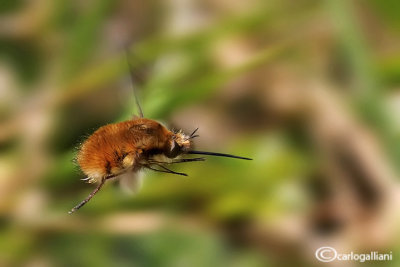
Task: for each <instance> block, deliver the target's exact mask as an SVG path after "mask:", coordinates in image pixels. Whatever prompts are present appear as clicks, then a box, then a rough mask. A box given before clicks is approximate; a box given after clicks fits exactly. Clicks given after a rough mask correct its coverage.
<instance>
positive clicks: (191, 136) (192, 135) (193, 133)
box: [189, 127, 200, 139]
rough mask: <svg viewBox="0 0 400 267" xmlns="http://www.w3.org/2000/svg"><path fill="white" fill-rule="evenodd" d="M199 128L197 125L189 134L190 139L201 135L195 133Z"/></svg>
mask: <svg viewBox="0 0 400 267" xmlns="http://www.w3.org/2000/svg"><path fill="white" fill-rule="evenodd" d="M197 130H199V127H197V128H196V129H195V130H194V131H193V132H192V133H191V134H190V135H189V139H193V138H196V137H199V136H200V135H198V134H196V135H195V133H196V132H197Z"/></svg>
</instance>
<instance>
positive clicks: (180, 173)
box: [145, 164, 188, 176]
mask: <svg viewBox="0 0 400 267" xmlns="http://www.w3.org/2000/svg"><path fill="white" fill-rule="evenodd" d="M156 165H157V166H160V167H161V168H163V169H164V170H159V169H155V168H152V167H150V166H149V165H147V166H145V167H146V168H147V169H150V170H153V171H156V172H166V173H172V174H177V175H182V176H188V175H187V174H186V173H182V172H174V171H173V170H170V169H168V168H166V167H164V166H162V165H159V164H156Z"/></svg>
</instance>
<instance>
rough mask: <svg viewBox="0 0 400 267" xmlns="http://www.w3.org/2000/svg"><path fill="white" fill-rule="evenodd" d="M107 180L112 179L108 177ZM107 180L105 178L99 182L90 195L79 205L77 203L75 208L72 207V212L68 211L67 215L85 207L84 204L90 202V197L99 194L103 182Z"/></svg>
mask: <svg viewBox="0 0 400 267" xmlns="http://www.w3.org/2000/svg"><path fill="white" fill-rule="evenodd" d="M109 178H112V177H109ZM109 178H107V177H106V178H104V179H102V180H101V182H100V184H99V185H98V186H97V187H96V188H95V189H94V190H93V192H92V193H90V195H89V196H88V197H87V198H86V199H84V200H82V202H81V203H79V204H78V205H76V206H75V207H73V208H72V210H71V211H69V212H68V213H69V214H72V213H74V212H75V211H77V210H79V209H80V208H82V206H83V205H85V204H86V203H88V202H89V200H91V199H92V197H94V195H96V193H97V192H99V190H100V189H101V188H102V187H103V185H104V183H105V181H106V180H107V179H109Z"/></svg>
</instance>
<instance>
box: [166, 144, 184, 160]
mask: <svg viewBox="0 0 400 267" xmlns="http://www.w3.org/2000/svg"><path fill="white" fill-rule="evenodd" d="M180 151H181V147H180V146H179V145H178V143H177V142H176V141H175V140H174V141H173V142H172V145H171V149H170V150H169V151H168V153H167V156H168V157H169V158H175V157H177V156H178V155H179V153H180Z"/></svg>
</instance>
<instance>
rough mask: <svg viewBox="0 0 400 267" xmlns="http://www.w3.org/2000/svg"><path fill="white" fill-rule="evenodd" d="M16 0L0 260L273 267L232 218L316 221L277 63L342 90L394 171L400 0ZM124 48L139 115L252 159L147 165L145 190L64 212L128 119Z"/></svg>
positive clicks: (1, 79)
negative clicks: (95, 139)
mask: <svg viewBox="0 0 400 267" xmlns="http://www.w3.org/2000/svg"><path fill="white" fill-rule="evenodd" d="M23 2H24V1H3V2H1V3H0V14H1V17H0V60H1V62H0V123H1V124H0V127H1V128H0V132H1V133H0V151H1V154H0V195H2V196H1V198H0V199H1V200H0V202H2V203H3V204H1V205H0V234H1V236H2V238H1V240H0V265H1V266H92V265H96V266H111V265H112V266H237V267H239V266H269V265H276V262H277V258H278V261H279V259H282V257H281V258H279V257H278V256H276V255H274V253H273V252H270V253H265V250H264V251H263V250H262V249H260V248H259V247H257V245H254V244H253V243H251V242H249V243H246V241H243V242H242V241H235V240H233V241H232V240H231V238H232V239H234V238H235V237H236V236H235V234H237V233H235V230H233V231H229V230H230V229H229V227H230V226H231V224H233V225H234V224H236V223H237V224H240V223H243V222H251V224H249V225H251V226H253V224H254V225H260V224H261V225H266V227H267V226H270V225H274V224H278V225H279V224H280V223H281V222H282V221H292V219H291V218H297V217H298V216H300V215H305V214H308V212H309V210H310V209H311V208H312V206H313V205H312V196H310V194H308V193H307V188H306V187H307V186H308V185H309V184H310V183H312V182H313V179H314V178H315V176H316V174H318V173H319V172H321V169H322V167H321V165H320V164H321V161H322V160H321V159H320V155H319V154H318V152H317V151H316V149H315V145H314V144H313V143H312V141H310V140H309V139H311V138H310V137H309V136H308V134H309V133H308V131H309V129H308V128H307V123H308V121H307V119H306V118H303V117H302V115H301V114H299V113H300V112H293V113H294V114H291V113H290V112H289V115H288V114H286V113H285V112H282V113H283V114H280V113H279V111H278V112H277V111H275V110H273V109H274V107H273V106H274V105H273V103H270V102H268V101H270V100H269V97H270V95H269V94H267V93H265V92H266V91H268V90H269V89H271V88H272V87H273V86H272V85H271V84H270V80H269V79H270V78H274V77H273V73H274V72H272V70H274V68H276V69H278V70H279V69H284V71H288V69H295V70H296V73H297V74H298V75H300V76H302V77H303V78H304V79H310V80H313V79H315V80H322V81H324V83H326V84H330V85H333V86H334V87H337V88H339V89H340V90H337V91H338V92H339V93H340V94H341V95H343V96H344V99H345V101H344V102H345V104H346V105H348V106H349V107H350V108H349V111H348V112H349V113H350V114H353V113H354V114H356V115H355V116H356V117H357V118H359V119H360V120H363V121H364V122H365V124H366V125H368V127H369V128H370V129H371V131H372V132H373V133H376V135H377V139H378V140H380V142H381V143H382V144H383V146H384V148H385V152H387V155H389V156H388V157H389V158H390V161H391V163H392V165H391V166H394V168H397V169H399V168H400V142H399V138H400V121H399V119H398V114H399V113H398V112H399V109H398V106H399V103H400V102H399V90H398V88H399V81H400V50H399V46H398V45H399V42H400V41H399V40H398V36H397V35H396V34H394V33H398V30H399V25H400V17H399V16H398V12H399V11H400V7H399V4H398V1H395V0H390V1H377V0H369V1H345V0H328V1H314V0H301V1H262V0H253V1H248V2H247V1H232V3H230V2H229V1H215V2H213V1H204V3H200V2H196V1H165V2H162V1H144V0H140V1H139V0H138V1H127V0H121V1H110V0H91V1H66V0H59V1H50V0H41V1H37V2H35V1H26V2H27V3H23ZM185 12H186V13H185ZM176 21H178V22H176ZM368 21H372V22H368ZM368 23H369V24H368ZM319 24H320V25H319ZM368 25H373V26H374V27H372V26H371V32H372V33H371V32H369V31H368ZM319 27H320V28H319ZM374 33H376V35H377V36H374ZM381 36H382V37H385V42H386V43H385V44H382V43H380V42H379V40H378V39H379V38H380V37H381ZM318 45H320V46H321V47H320V48H318ZM125 47H128V48H129V52H130V56H129V59H128V60H129V61H130V62H131V63H132V65H133V66H134V68H135V70H134V72H135V73H136V74H137V75H139V76H140V78H141V79H142V80H143V81H141V82H139V81H138V83H137V84H135V85H134V86H135V87H137V88H138V89H139V93H140V98H141V99H142V101H141V102H142V106H143V109H144V112H145V115H146V117H149V118H152V119H157V120H161V121H172V123H173V124H175V125H176V124H179V125H178V126H179V127H182V128H184V129H185V128H186V129H192V128H195V127H198V126H200V135H201V136H202V137H203V136H205V137H204V139H202V137H201V138H200V139H201V140H199V142H198V144H197V146H199V147H201V146H202V147H205V148H206V149H209V150H216V151H224V152H227V153H233V154H238V155H244V156H249V157H252V158H254V161H252V162H241V161H239V162H238V161H231V160H228V159H220V158H209V159H207V161H206V162H204V163H201V164H189V165H185V166H184V165H180V166H176V167H175V166H174V168H176V169H178V168H179V171H182V172H185V173H189V174H190V177H189V178H182V177H175V176H172V175H163V174H159V173H150V172H145V181H144V185H143V188H142V190H141V191H140V192H139V193H138V194H137V195H135V196H132V197H130V196H127V195H125V194H121V193H120V192H121V190H120V188H119V187H116V186H114V185H117V184H116V183H109V184H107V185H106V186H105V188H104V189H102V191H101V192H100V193H99V194H98V195H96V197H95V198H94V199H93V200H92V201H91V202H90V203H89V204H88V205H87V206H85V207H84V208H83V209H82V210H80V211H79V212H78V213H77V214H74V215H73V216H68V215H67V211H68V210H69V209H70V208H71V207H73V206H74V205H75V204H76V203H77V202H79V201H80V200H81V199H83V198H85V197H86V196H87V194H88V192H89V191H90V190H92V188H93V186H92V185H87V184H84V183H83V182H81V181H79V178H82V174H81V173H80V172H79V170H78V167H77V166H76V165H75V163H74V162H73V159H74V156H75V153H76V149H77V148H79V145H80V143H81V142H82V141H83V140H84V139H85V138H86V137H87V136H88V135H89V134H91V133H92V132H93V131H94V130H95V129H96V128H98V127H100V126H101V125H104V124H106V123H112V122H117V121H122V120H127V119H130V118H131V117H132V115H133V114H134V112H135V110H134V99H133V94H132V91H131V90H132V89H131V85H130V84H129V81H128V79H127V73H128V70H127V64H126V60H127V58H126V55H125V52H124V48H125ZM318 49H320V50H323V51H324V52H321V54H322V55H320V54H318ZM316 51H317V52H316ZM314 53H315V54H314ZM318 56H320V57H321V58H322V59H319V58H318ZM314 57H316V58H314ZM330 60H332V61H334V63H333V64H332V65H334V64H337V65H338V66H336V67H337V69H338V70H339V71H338V72H339V74H338V73H335V67H332V66H331V65H330V64H331V62H330ZM320 61H321V62H322V61H329V63H327V65H329V66H327V67H325V69H324V67H323V65H324V64H325V63H319V62H320ZM285 68H286V69H285ZM264 73H268V74H266V75H264ZM271 73H272V74H271ZM285 73H286V74H287V72H285ZM335 75H338V77H339V78H337V77H336V79H335ZM332 77H333V78H332ZM292 78H293V76H291V75H287V76H285V79H284V81H289V80H290V79H292ZM297 82H299V79H298V80H296V79H295V78H293V82H292V83H293V84H296V83H297ZM2 83H3V84H4V85H3V84H2ZM299 83H300V82H299ZM302 94H303V92H302ZM304 94H305V93H304ZM253 96H254V97H253ZM246 97H249V98H248V99H250V100H249V103H245V101H244V102H240V101H241V99H245V98H246ZM252 97H253V98H255V100H257V101H259V102H257V101H255V100H253V98H252ZM393 99H397V100H396V101H397V102H394V103H395V104H394V108H393V105H391V104H390V102H391V101H392V100H393ZM277 102H278V101H277ZM289 102H290V101H289ZM260 103H261V104H260ZM258 105H260V107H259V106H258ZM396 107H397V109H396ZM232 109H235V112H238V113H243V114H254V117H252V118H245V119H244V120H243V117H242V118H241V116H235V115H234V113H233V112H230V111H231V110H232ZM236 110H238V111H236ZM259 110H261V111H259ZM396 112H397V113H396ZM271 114H272V115H271ZM181 118H183V120H180V119H181ZM196 119H198V120H199V121H196ZM201 122H203V123H204V125H200V123H201ZM246 122H247V123H246ZM243 125H245V126H243ZM299 125H300V126H299ZM203 129H204V130H203ZM307 136H308V137H307ZM196 141H197V140H196ZM22 162H23V163H22ZM21 164H23V166H21ZM21 167H22V168H21ZM136 216H137V217H136ZM307 216H308V215H307ZM307 216H306V217H307ZM310 216H311V215H310ZM299 224H300V222H299ZM250 230H253V229H249V231H250ZM260 238H261V237H260ZM256 243H257V242H256ZM393 251H398V249H396V247H395V248H393ZM298 254H299V253H297V254H296V253H294V254H293V255H296V256H297V255H298ZM393 254H395V253H393ZM283 258H285V257H283ZM289 258H290V257H287V259H285V260H286V261H287V262H286V261H285V263H286V265H287V266H292V264H293V262H290V260H291V259H289ZM296 263H298V264H299V265H301V262H296ZM391 264H393V266H396V262H395V261H393V262H391ZM283 265H284V264H283Z"/></svg>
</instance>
